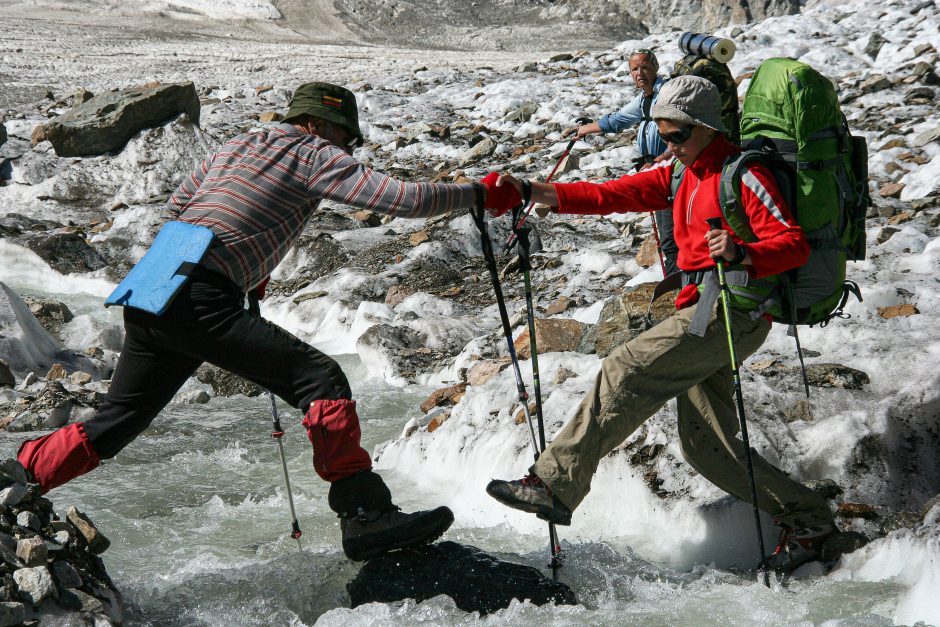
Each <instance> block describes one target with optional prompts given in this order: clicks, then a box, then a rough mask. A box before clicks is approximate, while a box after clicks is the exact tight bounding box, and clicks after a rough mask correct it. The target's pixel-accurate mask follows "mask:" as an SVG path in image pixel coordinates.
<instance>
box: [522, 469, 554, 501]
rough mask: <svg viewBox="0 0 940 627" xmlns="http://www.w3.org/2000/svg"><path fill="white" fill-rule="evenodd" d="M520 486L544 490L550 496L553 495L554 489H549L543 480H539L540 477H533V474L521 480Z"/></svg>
mask: <svg viewBox="0 0 940 627" xmlns="http://www.w3.org/2000/svg"><path fill="white" fill-rule="evenodd" d="M519 484H520V485H523V486H526V487H528V488H542V489H543V490H545V492H547V493H548V495H549V496H551V495H552V489H551V488H549V487H548V486H547V485H545V483H543V482H542V480H541V479H539V477H538V475H532V474H529V475H526V476H525V477H523V478H522V479H520V480H519Z"/></svg>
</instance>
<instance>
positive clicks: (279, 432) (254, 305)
mask: <svg viewBox="0 0 940 627" xmlns="http://www.w3.org/2000/svg"><path fill="white" fill-rule="evenodd" d="M248 311H249V312H250V313H251V314H252V315H254V316H257V317H258V318H261V305H260V303H259V302H258V299H257V298H256V297H255V296H254V295H249V296H248ZM265 392H266V393H267V395H268V400H270V402H271V423H272V429H271V437H272V438H274V440H275V441H276V442H277V451H278V453H280V456H281V470H283V471H284V485H285V486H287V504H288V505H289V506H290V526H291V534H290V537H291V538H293V539H294V540H297V548H298V549H299V550H300V551H301V552H303V550H304V548H303V546H302V545H301V544H300V536H301V535H303V532H301V531H300V524H298V522H297V512H296V510H295V509H294V495H293V493H292V492H291V489H290V476H289V475H288V474H287V460H286V459H285V457H284V444H283V442H281V438H282V437H284V429H282V428H281V419H280V417H279V416H278V413H277V401H276V400H275V398H274V393H273V392H271V390H268V389H265Z"/></svg>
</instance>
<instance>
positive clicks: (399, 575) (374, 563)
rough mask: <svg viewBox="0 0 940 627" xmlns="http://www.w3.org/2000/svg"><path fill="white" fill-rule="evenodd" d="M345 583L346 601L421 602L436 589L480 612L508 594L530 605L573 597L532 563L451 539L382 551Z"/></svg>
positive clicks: (502, 602)
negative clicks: (517, 561)
mask: <svg viewBox="0 0 940 627" xmlns="http://www.w3.org/2000/svg"><path fill="white" fill-rule="evenodd" d="M346 589H347V591H348V592H349V597H350V601H351V603H352V607H358V606H359V605H363V604H365V603H376V602H378V603H392V602H395V601H401V600H404V599H415V600H417V601H418V602H421V601H424V600H426V599H430V598H432V597H435V596H437V595H440V594H446V595H447V596H449V597H450V598H452V599H453V600H454V603H456V605H457V607H459V608H460V609H462V610H464V611H465V612H480V613H481V614H488V613H491V612H495V611H497V610H501V609H503V608H506V607H509V604H510V603H512V601H513V599H518V600H520V601H523V600H528V601H530V602H531V603H534V604H535V605H544V604H546V603H556V604H559V605H574V604H576V603H577V600H576V599H575V596H574V593H573V592H572V591H571V589H570V588H569V587H568V586H567V585H565V584H563V583H561V582H559V581H554V580H552V579H549V578H548V577H546V576H545V575H543V574H542V573H541V572H540V571H539V570H538V569H536V568H533V567H532V566H525V565H522V564H514V563H512V562H504V561H502V560H499V559H497V558H495V557H493V556H492V555H488V554H486V553H484V552H483V551H481V550H480V549H478V548H476V547H472V546H466V545H462V544H457V543H456V542H440V543H438V544H435V545H431V546H424V547H420V548H416V549H409V550H405V551H394V552H392V553H386V554H385V555H382V556H380V557H377V558H375V559H373V560H371V561H369V562H367V563H366V565H365V566H363V567H362V570H360V571H359V574H358V575H356V578H355V579H353V580H352V581H351V582H349V583H348V584H346Z"/></svg>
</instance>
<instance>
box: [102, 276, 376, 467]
mask: <svg viewBox="0 0 940 627" xmlns="http://www.w3.org/2000/svg"><path fill="white" fill-rule="evenodd" d="M124 328H125V332H126V336H125V339H124V347H123V349H122V350H121V356H120V359H119V360H118V364H117V367H116V369H115V371H114V376H113V377H112V379H111V387H110V388H109V389H108V393H107V395H106V397H105V400H104V402H103V403H102V404H101V407H100V408H99V410H98V413H97V414H96V415H95V417H94V418H92V419H90V420H88V421H87V422H85V424H84V428H85V433H86V434H87V436H88V439H89V441H90V442H91V444H92V446H93V447H94V449H95V451H96V452H97V453H98V455H99V457H100V458H101V459H107V458H111V457H114V456H115V455H116V454H117V453H118V451H120V450H121V449H122V448H124V447H125V446H127V445H128V444H129V443H130V442H131V441H132V440H134V438H136V437H137V436H138V435H139V434H140V433H141V432H142V431H144V430H145V429H146V428H147V427H148V426H149V425H150V423H151V422H152V421H153V419H154V418H155V417H156V416H157V414H158V413H159V412H160V410H162V409H163V407H164V406H166V404H167V403H169V402H170V400H171V399H172V398H173V396H174V395H175V394H176V392H177V391H178V390H179V388H180V387H181V386H182V385H183V384H184V383H185V382H186V380H187V379H188V378H189V377H191V376H192V375H193V373H194V372H195V371H196V369H197V368H198V367H199V366H200V365H201V364H202V363H203V362H209V363H211V364H214V365H216V366H219V367H220V368H224V369H225V370H228V371H230V372H233V373H235V374H237V375H239V376H242V377H244V378H246V379H248V380H250V381H253V382H254V383H257V384H258V385H260V386H262V387H264V388H267V389H268V390H270V391H271V392H273V393H274V394H276V395H277V396H279V397H281V398H282V399H284V400H285V401H286V402H287V403H289V404H290V405H292V406H294V407H297V408H298V409H301V410H302V411H306V410H307V408H308V406H309V405H310V403H311V402H313V401H314V400H342V399H350V398H351V396H352V394H351V391H350V388H349V382H348V381H347V380H346V375H345V374H343V371H342V370H341V369H340V367H339V364H337V363H336V361H334V360H333V359H332V358H331V357H329V356H328V355H326V354H324V353H321V352H320V351H318V350H317V349H315V348H313V347H312V346H310V345H308V344H306V343H305V342H302V341H301V340H299V339H298V338H296V337H294V336H293V335H291V334H290V333H288V332H287V331H285V330H284V329H282V328H280V327H278V326H277V325H275V324H272V323H270V322H268V321H266V320H264V319H262V318H258V317H256V316H253V315H251V314H250V313H249V312H248V310H247V309H245V308H244V295H243V294H242V293H241V291H240V290H239V289H238V287H237V286H236V285H235V284H234V283H232V282H231V281H229V280H228V279H227V278H225V277H223V276H222V275H217V278H216V276H215V275H214V274H213V275H207V276H199V277H192V278H190V279H189V280H188V281H187V282H186V284H185V285H184V286H183V287H182V289H181V290H180V292H179V294H177V296H176V298H175V300H174V301H173V303H172V304H171V305H170V307H169V308H168V309H167V311H166V312H164V313H163V315H161V316H154V315H151V314H148V313H146V312H142V311H140V310H136V309H132V308H129V307H128V308H125V309H124ZM357 444H358V442H357Z"/></svg>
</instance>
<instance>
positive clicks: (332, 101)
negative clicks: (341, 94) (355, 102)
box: [323, 95, 343, 109]
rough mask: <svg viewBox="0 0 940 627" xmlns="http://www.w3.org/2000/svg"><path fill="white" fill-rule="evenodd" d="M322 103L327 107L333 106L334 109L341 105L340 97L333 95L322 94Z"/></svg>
mask: <svg viewBox="0 0 940 627" xmlns="http://www.w3.org/2000/svg"><path fill="white" fill-rule="evenodd" d="M323 104H325V105H326V106H328V107H333V108H334V109H340V108H342V106H343V99H342V98H334V97H333V96H327V95H324V96H323Z"/></svg>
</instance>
